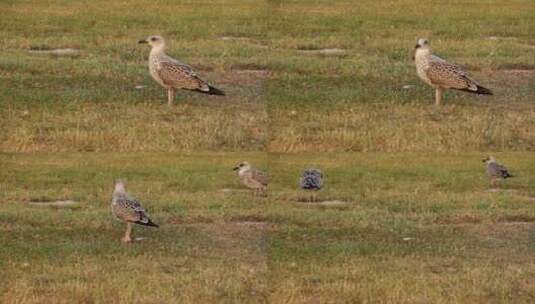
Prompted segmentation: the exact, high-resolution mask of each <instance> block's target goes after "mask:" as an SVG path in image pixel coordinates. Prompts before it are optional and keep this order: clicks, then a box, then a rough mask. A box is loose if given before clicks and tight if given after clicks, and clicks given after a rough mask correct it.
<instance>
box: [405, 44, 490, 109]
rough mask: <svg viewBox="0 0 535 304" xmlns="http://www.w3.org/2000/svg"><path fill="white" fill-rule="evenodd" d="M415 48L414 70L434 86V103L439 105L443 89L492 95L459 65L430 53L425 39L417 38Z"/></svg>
mask: <svg viewBox="0 0 535 304" xmlns="http://www.w3.org/2000/svg"><path fill="white" fill-rule="evenodd" d="M415 48H416V52H415V54H414V61H415V63H416V72H417V73H418V76H419V77H420V78H421V79H422V80H423V81H424V82H425V83H427V84H428V85H430V86H432V87H434V88H435V90H436V91H435V104H436V105H440V103H441V101H442V92H443V91H444V90H445V89H455V90H461V91H466V92H470V93H476V94H486V95H492V92H491V91H490V90H489V89H487V88H484V87H482V86H480V85H479V84H478V83H477V82H476V81H474V80H473V79H471V78H470V77H468V76H467V75H466V73H465V72H464V71H463V70H461V68H460V67H458V66H456V65H453V64H451V63H449V62H447V61H446V60H444V59H442V58H440V57H438V56H435V55H433V54H431V49H430V48H429V41H427V39H425V38H420V39H418V43H417V44H416V47H415Z"/></svg>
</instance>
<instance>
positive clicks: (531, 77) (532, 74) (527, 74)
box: [501, 69, 535, 86]
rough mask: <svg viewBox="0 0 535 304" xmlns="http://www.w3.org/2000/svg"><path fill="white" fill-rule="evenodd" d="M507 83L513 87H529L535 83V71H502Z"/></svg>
mask: <svg viewBox="0 0 535 304" xmlns="http://www.w3.org/2000/svg"><path fill="white" fill-rule="evenodd" d="M501 72H502V73H503V74H504V78H505V79H506V80H507V83H509V84H511V85H513V86H522V85H528V84H529V83H532V82H534V81H535V70H527V69H526V70H524V69H509V70H502V71H501Z"/></svg>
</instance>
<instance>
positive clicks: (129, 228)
mask: <svg viewBox="0 0 535 304" xmlns="http://www.w3.org/2000/svg"><path fill="white" fill-rule="evenodd" d="M131 233H132V223H130V222H126V231H125V233H124V237H123V239H122V241H123V243H130V242H132V238H131V237H130V234H131Z"/></svg>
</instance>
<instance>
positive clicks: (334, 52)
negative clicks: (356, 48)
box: [298, 48, 347, 56]
mask: <svg viewBox="0 0 535 304" xmlns="http://www.w3.org/2000/svg"><path fill="white" fill-rule="evenodd" d="M298 52H300V53H303V54H312V55H323V56H344V55H346V54H347V51H346V50H344V49H339V48H328V49H317V50H298Z"/></svg>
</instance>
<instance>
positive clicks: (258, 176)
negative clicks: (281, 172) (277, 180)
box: [251, 170, 269, 186]
mask: <svg viewBox="0 0 535 304" xmlns="http://www.w3.org/2000/svg"><path fill="white" fill-rule="evenodd" d="M251 178H252V179H253V180H255V181H257V182H259V183H260V184H262V185H264V186H267V184H268V183H269V177H268V175H267V174H266V173H265V172H262V171H260V170H251Z"/></svg>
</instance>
